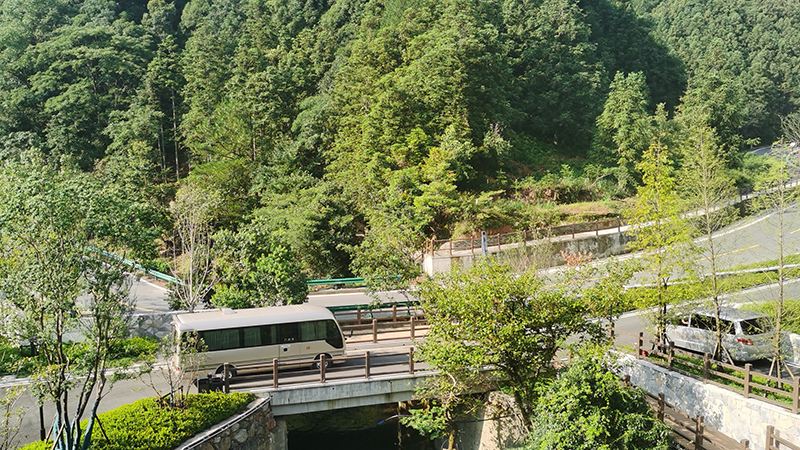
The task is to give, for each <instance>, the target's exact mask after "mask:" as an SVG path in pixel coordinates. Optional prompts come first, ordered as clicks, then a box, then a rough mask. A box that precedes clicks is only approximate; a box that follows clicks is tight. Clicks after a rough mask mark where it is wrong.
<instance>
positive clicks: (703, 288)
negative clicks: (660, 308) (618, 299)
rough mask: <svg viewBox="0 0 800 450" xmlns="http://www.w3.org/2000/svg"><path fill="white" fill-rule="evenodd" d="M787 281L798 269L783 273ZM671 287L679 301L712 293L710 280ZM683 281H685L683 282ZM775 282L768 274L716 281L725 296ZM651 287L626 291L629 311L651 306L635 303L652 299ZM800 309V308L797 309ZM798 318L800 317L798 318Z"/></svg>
mask: <svg viewBox="0 0 800 450" xmlns="http://www.w3.org/2000/svg"><path fill="white" fill-rule="evenodd" d="M785 276H786V278H787V279H791V278H800V269H788V270H786V271H785ZM678 281H679V282H678V284H674V285H671V286H670V287H669V289H672V290H673V292H674V293H675V294H673V295H674V297H675V298H679V299H681V300H701V299H704V298H708V297H709V296H710V294H711V292H712V289H711V281H712V280H711V278H706V279H704V280H697V281H687V282H684V283H681V282H680V281H681V280H678ZM684 281H685V280H684ZM774 282H776V279H775V276H774V275H773V274H770V273H742V274H736V275H727V276H724V277H720V278H719V279H718V283H719V290H720V293H722V294H726V293H731V292H738V291H741V290H744V289H747V288H751V287H755V286H761V285H764V284H769V283H774ZM654 291H655V288H653V287H635V288H632V289H630V290H628V296H629V297H630V298H631V299H632V300H631V301H630V302H629V305H630V307H631V309H634V308H647V307H649V306H652V305H645V304H642V303H641V302H638V301H636V299H640V298H653V297H654V294H655V292H654ZM798 308H800V306H799V307H798ZM799 317H800V316H799Z"/></svg>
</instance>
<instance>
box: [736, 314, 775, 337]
mask: <svg viewBox="0 0 800 450" xmlns="http://www.w3.org/2000/svg"><path fill="white" fill-rule="evenodd" d="M768 331H772V324H771V323H770V322H769V320H767V318H765V317H759V318H757V319H750V320H743V321H742V333H744V334H761V333H766V332H768Z"/></svg>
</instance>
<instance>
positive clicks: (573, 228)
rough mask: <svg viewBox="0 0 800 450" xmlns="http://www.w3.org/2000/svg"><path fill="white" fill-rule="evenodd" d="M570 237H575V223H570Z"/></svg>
mask: <svg viewBox="0 0 800 450" xmlns="http://www.w3.org/2000/svg"><path fill="white" fill-rule="evenodd" d="M572 239H575V224H574V223H573V224H572Z"/></svg>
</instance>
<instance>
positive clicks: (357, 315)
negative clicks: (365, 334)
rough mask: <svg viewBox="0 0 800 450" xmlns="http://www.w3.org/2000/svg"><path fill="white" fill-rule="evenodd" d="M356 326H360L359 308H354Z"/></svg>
mask: <svg viewBox="0 0 800 450" xmlns="http://www.w3.org/2000/svg"><path fill="white" fill-rule="evenodd" d="M356 325H361V308H356Z"/></svg>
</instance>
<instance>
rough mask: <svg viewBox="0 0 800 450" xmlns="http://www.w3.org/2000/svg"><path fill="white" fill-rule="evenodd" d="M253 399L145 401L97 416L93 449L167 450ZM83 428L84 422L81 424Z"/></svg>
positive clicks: (37, 449) (217, 395)
mask: <svg viewBox="0 0 800 450" xmlns="http://www.w3.org/2000/svg"><path fill="white" fill-rule="evenodd" d="M255 398H256V396H255V395H254V394H251V393H245V392H232V393H230V394H224V393H222V392H210V393H207V394H192V395H189V398H188V399H187V401H186V407H185V408H183V409H178V408H161V407H159V406H158V403H157V402H156V399H155V398H146V399H143V400H139V401H137V402H133V403H130V404H128V405H123V406H120V407H119V408H117V409H114V410H112V411H108V412H105V413H101V414H98V418H99V420H100V423H102V424H103V429H104V430H105V432H106V435H107V436H108V439H106V438H105V437H104V436H103V433H102V432H101V430H100V428H99V427H97V426H95V427H94V429H93V431H92V447H91V448H92V450H169V449H172V448H175V447H176V446H178V445H179V444H180V443H181V442H183V441H185V440H186V439H188V438H190V437H192V436H194V435H195V434H197V433H199V432H200V431H204V430H206V429H208V428H210V427H211V426H213V425H216V424H217V423H219V422H222V421H223V420H225V419H227V418H228V417H230V416H232V415H234V414H236V413H237V412H239V411H241V410H243V409H244V408H245V407H246V406H247V405H248V404H249V403H250V402H252V401H253V400H255ZM83 424H84V426H85V424H86V421H84V422H83ZM47 445H48V444H47V443H44V442H41V441H39V442H34V443H32V444H29V445H27V446H25V447H22V449H21V450H41V449H45V448H50V447H52V443H50V444H49V445H50V447H47Z"/></svg>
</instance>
